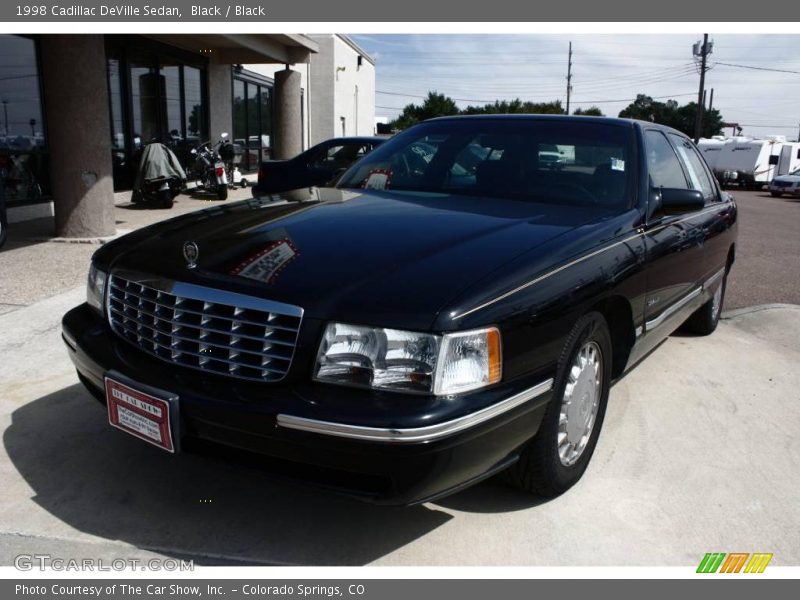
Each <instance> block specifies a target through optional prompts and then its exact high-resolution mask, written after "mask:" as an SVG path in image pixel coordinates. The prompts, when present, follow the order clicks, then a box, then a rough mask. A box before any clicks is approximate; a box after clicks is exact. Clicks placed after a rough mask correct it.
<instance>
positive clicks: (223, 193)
mask: <svg viewBox="0 0 800 600" xmlns="http://www.w3.org/2000/svg"><path fill="white" fill-rule="evenodd" d="M227 199H228V186H227V185H224V184H223V185H218V186H217V200H227Z"/></svg>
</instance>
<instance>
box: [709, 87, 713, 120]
mask: <svg viewBox="0 0 800 600" xmlns="http://www.w3.org/2000/svg"><path fill="white" fill-rule="evenodd" d="M713 108H714V88H711V97H710V98H709V99H708V113H709V114H711V110H712V109H713Z"/></svg>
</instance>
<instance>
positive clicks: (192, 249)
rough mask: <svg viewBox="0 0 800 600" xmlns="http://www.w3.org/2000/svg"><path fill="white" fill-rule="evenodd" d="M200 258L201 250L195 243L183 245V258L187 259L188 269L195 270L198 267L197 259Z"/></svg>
mask: <svg viewBox="0 0 800 600" xmlns="http://www.w3.org/2000/svg"><path fill="white" fill-rule="evenodd" d="M198 256H200V248H198V246H197V244H196V243H195V242H184V243H183V258H185V259H186V267H187V268H189V269H194V268H195V267H196V266H197V257H198Z"/></svg>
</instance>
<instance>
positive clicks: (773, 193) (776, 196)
mask: <svg viewBox="0 0 800 600" xmlns="http://www.w3.org/2000/svg"><path fill="white" fill-rule="evenodd" d="M769 195H770V196H772V197H773V198H780V197H781V196H783V194H782V193H781V192H770V193H769Z"/></svg>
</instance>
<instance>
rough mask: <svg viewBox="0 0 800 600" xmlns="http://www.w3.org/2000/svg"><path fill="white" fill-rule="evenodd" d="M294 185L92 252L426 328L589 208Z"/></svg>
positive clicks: (203, 281) (313, 306) (376, 320)
mask: <svg viewBox="0 0 800 600" xmlns="http://www.w3.org/2000/svg"><path fill="white" fill-rule="evenodd" d="M298 193H301V194H302V193H303V192H296V193H294V194H295V195H294V200H293V201H287V199H286V198H280V199H276V198H275V197H272V198H270V199H262V200H250V201H244V202H240V203H235V204H230V205H227V206H224V207H215V208H211V209H206V210H202V211H198V212H195V213H190V214H188V215H184V216H182V217H178V218H175V219H171V220H169V221H165V222H163V223H160V224H157V225H154V226H151V227H148V228H145V229H143V230H139V231H137V232H134V233H133V234H130V235H129V236H125V237H123V238H120V239H119V240H117V241H116V242H113V243H111V244H108V245H107V246H106V247H104V248H103V249H102V251H101V252H99V253H98V257H97V258H98V259H100V261H101V262H105V263H106V266H108V267H110V268H111V269H112V270H114V271H118V272H121V271H123V270H125V271H133V272H137V273H144V274H148V275H150V274H152V275H156V276H159V277H165V278H169V279H173V280H180V281H188V282H191V283H195V284H199V285H206V286H210V287H215V288H223V289H228V290H230V291H235V292H237V293H245V294H250V295H254V296H259V297H263V298H267V299H271V300H276V301H279V302H285V303H290V304H294V305H298V306H300V307H302V308H303V309H304V311H305V315H306V316H307V317H311V318H321V319H338V320H346V321H350V322H358V323H364V324H376V325H384V326H394V327H405V328H409V329H410V328H416V329H427V328H429V327H431V325H432V323H433V320H434V319H435V317H436V315H437V313H438V312H439V311H440V310H442V309H443V308H444V307H445V306H446V305H447V304H448V302H451V301H453V300H454V299H455V298H457V297H458V294H459V292H461V291H462V290H464V289H466V288H467V287H468V286H470V285H471V284H473V283H475V282H477V281H479V280H480V279H482V278H484V277H486V276H487V275H489V274H490V273H491V272H492V271H493V270H495V269H497V268H499V267H500V266H502V265H504V264H505V263H507V262H509V261H510V260H512V259H514V258H515V257H517V256H519V255H521V254H522V253H524V252H529V251H531V250H532V249H534V248H536V247H538V246H540V245H542V244H544V243H546V242H548V241H550V240H552V239H554V238H555V237H557V236H560V235H563V234H565V233H566V232H568V231H570V230H572V229H574V228H576V227H577V226H579V225H581V224H582V223H584V222H586V221H587V220H589V219H591V218H592V216H591V214H589V213H588V212H587V211H586V210H578V209H559V210H557V211H555V210H553V207H552V206H549V207H548V206H547V205H537V204H532V203H529V202H520V201H511V200H498V199H487V198H478V197H463V196H453V195H446V194H424V193H405V192H360V191H349V190H337V189H322V190H317V189H312V190H310V191H309V190H307V191H306V192H305V193H306V194H308V193H310V194H311V195H310V196H300V197H298V196H297V195H296V194H298ZM298 198H302V201H298ZM289 199H290V200H292V197H291V194H290V197H289ZM187 243H188V244H190V245H191V246H192V247H190V248H188V250H187V249H185V245H186V244H187ZM195 248H196V251H197V256H196V258H195V259H194V261H192V259H193V251H194V249H195ZM191 262H195V263H196V266H193V267H192V268H190V266H189V264H190V263H191Z"/></svg>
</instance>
